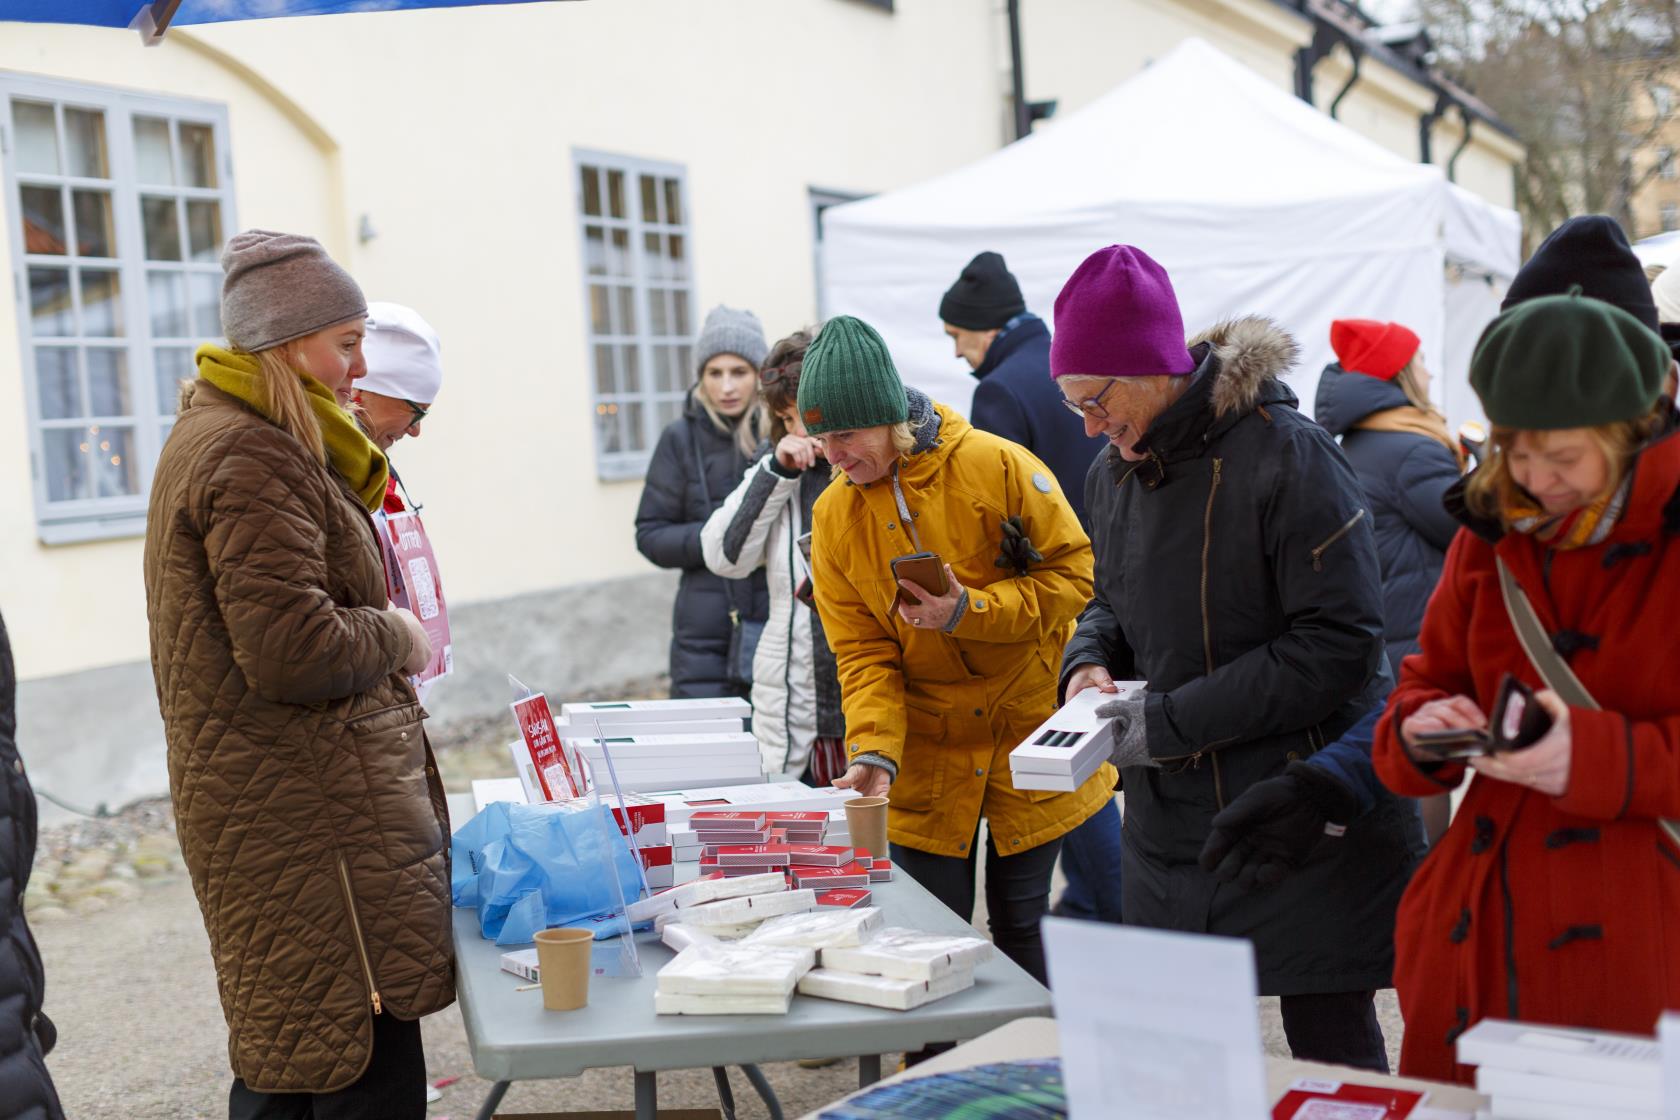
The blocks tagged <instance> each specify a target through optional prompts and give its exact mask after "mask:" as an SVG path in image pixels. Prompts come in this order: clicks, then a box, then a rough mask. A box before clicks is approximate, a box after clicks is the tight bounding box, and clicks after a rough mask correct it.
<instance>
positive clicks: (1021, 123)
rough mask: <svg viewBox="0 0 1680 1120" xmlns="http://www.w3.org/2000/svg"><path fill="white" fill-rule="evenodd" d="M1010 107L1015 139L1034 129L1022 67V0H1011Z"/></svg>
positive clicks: (1025, 78) (1019, 138)
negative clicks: (1012, 115)
mask: <svg viewBox="0 0 1680 1120" xmlns="http://www.w3.org/2000/svg"><path fill="white" fill-rule="evenodd" d="M1009 71H1010V84H1011V89H1010V107H1011V108H1012V109H1013V110H1014V114H1015V139H1017V140H1021V139H1024V138H1025V137H1026V135H1027V133H1029V132H1031V131H1032V110H1031V109H1029V108H1028V107H1027V76H1026V74H1025V73H1023V72H1022V69H1021V0H1009Z"/></svg>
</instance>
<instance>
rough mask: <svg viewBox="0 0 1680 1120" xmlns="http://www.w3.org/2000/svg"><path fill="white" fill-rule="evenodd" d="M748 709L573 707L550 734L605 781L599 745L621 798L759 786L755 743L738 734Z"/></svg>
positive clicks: (644, 703)
mask: <svg viewBox="0 0 1680 1120" xmlns="http://www.w3.org/2000/svg"><path fill="white" fill-rule="evenodd" d="M751 714H752V709H751V706H750V705H748V704H747V702H746V701H745V700H741V699H739V698H736V697H721V698H716V699H703V700H621V701H599V702H597V701H573V702H570V703H566V704H562V705H561V706H560V718H559V719H558V720H556V721H555V725H554V727H555V732H556V734H557V735H558V736H559V738H560V741H561V743H562V744H563V745H564V746H565V748H566V749H567V750H570V751H573V752H575V753H576V754H578V755H579V756H581V757H582V758H583V759H584V761H585V762H587V763H588V764H589V768H590V771H591V773H592V774H593V776H594V778H595V781H596V783H597V784H602V783H604V782H605V781H606V764H605V761H604V758H603V751H602V748H601V739H602V738H605V739H606V741H607V744H608V748H609V749H610V751H611V753H612V767H613V772H614V773H615V774H616V775H617V776H618V784H619V788H620V789H621V790H623V791H624V792H625V793H641V792H646V791H649V790H672V789H682V788H685V787H687V786H694V785H700V784H705V785H709V786H723V785H752V784H762V783H763V781H764V769H763V765H762V763H761V762H760V761H759V757H758V741H757V740H756V739H754V738H753V737H752V735H750V734H748V733H747V731H746V725H745V722H744V721H745V720H746V718H747V717H748V716H749V715H751Z"/></svg>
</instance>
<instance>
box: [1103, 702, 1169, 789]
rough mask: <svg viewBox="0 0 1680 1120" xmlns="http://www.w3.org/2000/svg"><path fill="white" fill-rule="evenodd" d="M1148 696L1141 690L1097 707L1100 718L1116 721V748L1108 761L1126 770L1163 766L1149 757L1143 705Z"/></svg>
mask: <svg viewBox="0 0 1680 1120" xmlns="http://www.w3.org/2000/svg"><path fill="white" fill-rule="evenodd" d="M1146 695H1147V694H1146V693H1145V692H1144V691H1143V690H1142V689H1139V690H1138V691H1137V692H1128V693H1127V694H1126V695H1124V696H1122V697H1120V698H1118V699H1115V700H1110V701H1108V702H1107V703H1104V704H1099V705H1097V713H1096V714H1097V715H1098V716H1100V717H1101V718H1103V719H1108V720H1113V721H1114V728H1113V730H1114V745H1113V747H1111V748H1110V753H1109V756H1108V760H1109V761H1110V762H1112V763H1114V765H1115V766H1117V767H1119V768H1120V769H1122V770H1124V769H1125V768H1126V767H1128V766H1159V765H1160V763H1158V762H1156V761H1155V760H1154V759H1153V758H1151V757H1150V756H1149V734H1148V731H1147V729H1146V728H1145V726H1144V719H1143V703H1144V697H1145V696H1146Z"/></svg>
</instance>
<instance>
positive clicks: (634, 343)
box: [576, 153, 695, 478]
mask: <svg viewBox="0 0 1680 1120" xmlns="http://www.w3.org/2000/svg"><path fill="white" fill-rule="evenodd" d="M576 167H577V202H578V220H579V229H580V234H581V245H582V252H581V255H582V262H581V263H582V266H583V281H584V288H585V296H584V298H585V312H586V318H587V322H588V326H589V345H588V349H587V353H588V358H589V362H590V366H591V372H592V377H591V378H590V384H591V387H592V390H593V392H592V407H593V408H594V411H595V444H596V452H597V462H598V464H599V469H600V473H601V475H602V477H605V478H627V477H633V476H637V475H640V474H641V473H642V472H643V471H644V470H645V468H646V466H647V459H648V455H649V453H650V452H651V451H652V449H653V445H654V443H655V442H656V441H657V440H658V439H659V433H660V432H661V431H662V430H663V429H664V428H665V426H666V425H667V424H669V423H670V422H671V421H672V420H675V419H676V418H677V417H678V416H680V415H682V410H683V403H684V400H685V398H686V393H687V390H688V387H689V384H690V383H691V381H692V380H693V378H692V371H691V370H689V369H688V355H689V353H690V348H689V343H690V340H691V339H690V336H691V335H692V334H693V331H694V329H695V325H694V322H693V318H694V315H693V301H694V291H693V282H692V279H691V273H690V262H689V259H688V246H689V229H688V224H687V223H688V214H687V212H688V207H687V201H686V198H685V195H686V191H687V186H686V182H685V179H684V173H683V170H682V169H681V168H680V167H673V166H670V165H667V164H650V163H647V162H645V161H641V160H633V159H624V158H621V157H618V156H608V155H597V154H582V153H580V154H579V155H578V156H577V157H576Z"/></svg>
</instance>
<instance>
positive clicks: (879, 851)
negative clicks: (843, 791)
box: [841, 797, 887, 859]
mask: <svg viewBox="0 0 1680 1120" xmlns="http://www.w3.org/2000/svg"><path fill="white" fill-rule="evenodd" d="M841 808H843V809H845V810H846V828H847V830H848V831H849V833H850V835H851V838H852V847H853V848H855V849H857V850H859V851H866V852H868V853H869V854H870V855H872V856H874V857H875V858H876V859H886V858H887V799H886V798H884V797H854V798H852V799H851V800H850V801H846V802H842V803H841Z"/></svg>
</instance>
